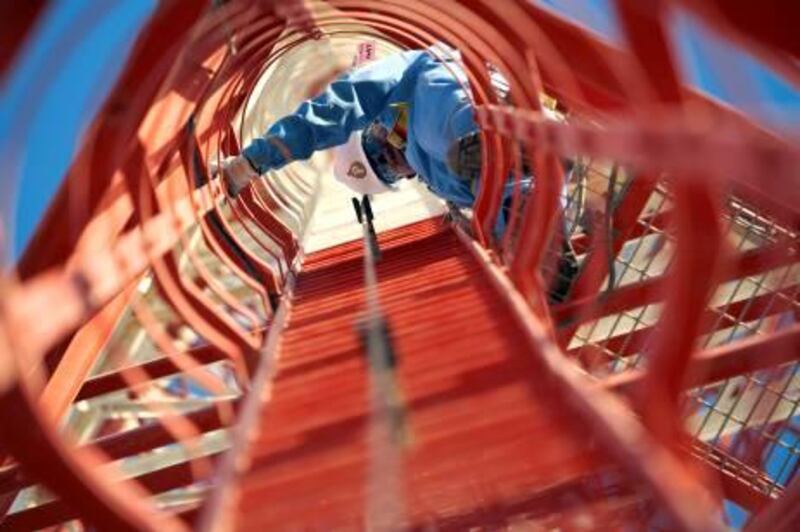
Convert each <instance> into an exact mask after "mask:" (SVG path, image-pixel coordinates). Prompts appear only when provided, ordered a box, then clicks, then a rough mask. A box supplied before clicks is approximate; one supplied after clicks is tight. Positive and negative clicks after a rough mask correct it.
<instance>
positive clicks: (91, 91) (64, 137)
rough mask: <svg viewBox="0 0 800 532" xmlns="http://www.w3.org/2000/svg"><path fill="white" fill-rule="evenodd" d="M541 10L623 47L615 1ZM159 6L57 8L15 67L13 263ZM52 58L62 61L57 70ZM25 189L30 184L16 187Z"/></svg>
mask: <svg viewBox="0 0 800 532" xmlns="http://www.w3.org/2000/svg"><path fill="white" fill-rule="evenodd" d="M539 3H540V4H543V5H546V6H548V7H549V8H551V9H553V10H555V11H557V12H559V13H560V14H562V15H566V16H568V17H571V18H573V19H575V20H578V21H580V22H581V23H583V24H584V25H586V26H588V27H590V28H592V29H593V30H595V31H596V32H597V33H599V34H600V35H602V36H604V37H605V38H607V39H608V40H610V41H614V42H618V41H619V38H620V32H619V30H618V27H617V24H616V21H615V19H614V16H613V12H612V10H611V9H610V0H539ZM154 6H155V0H60V1H54V2H52V3H51V7H50V8H49V11H48V12H47V14H46V16H45V17H44V19H43V20H42V22H41V24H40V25H39V27H38V28H36V31H35V33H34V35H33V36H32V39H30V41H29V42H28V43H27V46H26V48H25V49H24V51H23V53H22V54H21V57H19V58H18V61H17V64H16V66H15V68H14V69H12V71H11V73H10V75H9V76H8V78H7V79H5V80H3V82H2V83H3V86H2V100H0V152H1V153H0V157H2V159H0V160H2V161H3V162H4V166H5V168H6V171H5V173H4V175H3V176H2V179H3V188H2V191H3V194H2V195H3V196H4V197H3V198H2V199H0V211H2V221H3V226H4V228H5V231H4V232H5V234H6V239H7V241H6V242H5V244H4V248H5V256H6V257H11V259H12V260H14V259H15V258H16V257H18V256H19V254H20V252H21V250H22V249H24V246H25V244H26V243H27V241H28V239H29V238H30V235H31V234H32V232H33V230H34V228H35V226H36V223H37V222H38V220H39V219H40V218H41V216H42V214H43V212H44V210H45V208H46V207H47V205H48V204H49V202H50V199H51V197H52V195H53V193H54V192H55V190H56V189H57V188H58V184H59V183H60V181H61V179H62V177H63V175H64V172H65V170H66V168H67V167H68V165H69V162H70V160H71V158H72V156H73V155H74V152H75V150H76V147H77V143H78V140H79V139H80V135H81V133H82V131H83V130H84V129H85V128H86V126H87V125H88V124H89V123H90V122H91V118H92V116H93V115H94V113H95V112H96V111H97V109H98V107H99V106H100V105H101V103H102V101H103V98H104V97H105V95H106V94H107V91H108V90H109V88H110V87H111V86H112V85H113V82H114V80H115V78H116V76H117V75H118V73H119V69H120V68H121V66H122V65H123V64H124V62H125V58H126V55H127V53H128V52H129V48H130V46H131V44H132V42H133V39H134V38H135V36H136V33H137V31H138V30H139V29H140V27H141V25H142V24H143V22H144V21H145V20H146V19H147V16H148V15H149V14H150V13H151V12H152V10H153V8H154ZM101 8H103V12H100V9H101ZM87 22H88V23H87ZM82 24H83V25H85V26H86V27H85V28H84V27H81V26H80V25H82ZM76 25H77V26H78V27H77V29H76ZM672 30H673V31H674V37H675V38H676V39H675V40H676V42H677V44H678V52H679V56H680V60H681V68H682V70H683V72H684V74H685V75H686V76H687V79H689V80H691V81H692V83H694V84H695V85H696V86H698V87H700V88H702V89H704V90H706V91H708V92H709V93H711V94H713V95H714V96H716V97H718V98H720V99H722V100H724V101H727V102H729V103H732V104H734V105H737V106H739V107H741V108H742V109H743V110H745V111H746V112H748V113H750V114H752V115H753V116H755V117H757V118H758V119H760V120H764V121H765V122H768V123H771V124H773V125H774V126H776V127H780V128H794V131H798V124H800V93H798V91H797V90H795V89H792V88H791V87H790V86H789V85H788V84H786V83H784V82H782V81H781V80H780V78H778V77H777V76H775V75H773V74H771V73H770V72H769V71H768V70H767V69H766V68H764V67H762V66H761V65H760V64H759V63H758V62H757V61H755V60H754V59H752V58H750V57H748V56H746V55H745V54H743V53H741V52H740V51H738V50H736V49H734V48H732V47H731V46H729V45H727V44H726V43H724V42H723V41H721V40H719V39H715V38H712V37H711V36H710V35H709V34H708V32H706V31H703V29H702V28H701V27H700V26H699V25H698V24H697V23H696V22H695V21H693V20H692V19H691V18H690V17H688V16H679V17H676V19H675V20H674V23H673V24H672ZM75 36H78V37H77V38H75ZM65 39H66V40H69V39H74V41H75V43H74V47H69V46H68V45H67V44H65ZM52 58H56V59H57V62H55V64H52V65H51V64H50V63H49V61H50V60H51V59H52ZM721 60H722V61H723V62H724V63H725V64H726V65H733V67H734V68H733V70H734V72H735V74H736V76H735V79H736V80H737V85H736V86H734V87H731V86H726V85H725V84H723V83H720V81H719V79H718V78H717V77H716V76H715V75H714V69H712V68H709V66H710V65H713V64H715V62H720V61H721ZM728 68H730V66H729V67H728ZM743 87H744V89H746V90H742V88H743ZM37 89H41V92H36V90H37ZM26 113H28V114H27V116H26ZM20 124H27V125H28V126H27V127H20ZM12 132H13V134H12ZM15 169H16V170H17V172H15V171H14V170H15ZM17 181H19V184H21V185H22V186H18V185H15V184H14V183H17ZM9 189H11V190H14V189H16V190H15V195H11V196H8V195H7V191H8V190H9ZM9 228H10V229H9ZM9 233H10V235H9ZM9 236H12V238H9Z"/></svg>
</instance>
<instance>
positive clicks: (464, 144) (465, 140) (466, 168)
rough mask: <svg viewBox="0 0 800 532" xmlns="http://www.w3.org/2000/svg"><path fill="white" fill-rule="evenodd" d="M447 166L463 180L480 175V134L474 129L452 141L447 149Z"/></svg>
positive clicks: (469, 179)
mask: <svg viewBox="0 0 800 532" xmlns="http://www.w3.org/2000/svg"><path fill="white" fill-rule="evenodd" d="M447 167H448V168H449V169H450V171H451V172H452V173H453V174H454V175H456V176H457V177H459V178H461V179H462V180H463V181H468V182H472V181H474V180H476V179H478V178H479V177H480V176H481V135H480V132H478V131H474V132H472V133H468V134H466V135H464V136H463V137H461V138H459V139H458V140H456V141H455V142H453V143H452V144H451V145H450V147H449V148H448V149H447Z"/></svg>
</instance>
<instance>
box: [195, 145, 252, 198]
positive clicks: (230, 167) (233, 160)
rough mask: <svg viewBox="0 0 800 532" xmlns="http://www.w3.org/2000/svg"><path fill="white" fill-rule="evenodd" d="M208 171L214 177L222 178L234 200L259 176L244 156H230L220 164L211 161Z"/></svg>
mask: <svg viewBox="0 0 800 532" xmlns="http://www.w3.org/2000/svg"><path fill="white" fill-rule="evenodd" d="M208 171H209V173H210V174H211V176H212V177H213V176H215V175H220V176H221V177H220V179H222V184H223V185H224V186H225V190H227V191H228V194H229V195H230V196H231V197H234V198H235V197H236V196H238V195H239V192H241V191H242V190H243V189H244V188H245V187H246V186H247V185H249V184H250V181H252V180H253V179H255V178H256V177H258V176H259V174H258V172H256V170H255V168H253V165H252V164H250V161H249V160H248V159H247V157H245V156H244V155H230V156H228V157H225V158H224V159H222V161H220V162H219V164H218V163H217V161H211V162H209V163H208Z"/></svg>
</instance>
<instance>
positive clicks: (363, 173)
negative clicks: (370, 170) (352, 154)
mask: <svg viewBox="0 0 800 532" xmlns="http://www.w3.org/2000/svg"><path fill="white" fill-rule="evenodd" d="M347 175H349V176H350V177H352V178H353V179H364V178H365V177H367V168H366V167H365V166H364V163H361V162H358V161H356V162H354V163H353V164H351V165H350V168H349V169H348V170H347Z"/></svg>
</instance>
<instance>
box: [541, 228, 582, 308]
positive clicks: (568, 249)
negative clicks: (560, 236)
mask: <svg viewBox="0 0 800 532" xmlns="http://www.w3.org/2000/svg"><path fill="white" fill-rule="evenodd" d="M578 270H579V268H578V258H577V257H576V256H575V251H574V250H573V249H572V244H570V242H569V238H568V237H567V238H564V243H563V245H562V246H561V254H560V255H559V257H558V267H557V269H556V274H555V277H554V278H553V281H552V282H551V283H550V290H549V293H548V299H549V300H550V303H551V304H553V305H555V304H558V303H563V302H564V301H566V300H567V298H568V297H569V292H570V290H571V289H572V284H573V283H574V281H575V277H576V276H577V275H578Z"/></svg>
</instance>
